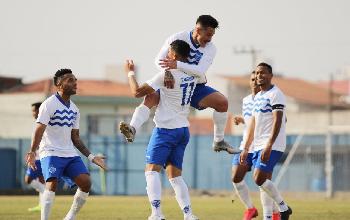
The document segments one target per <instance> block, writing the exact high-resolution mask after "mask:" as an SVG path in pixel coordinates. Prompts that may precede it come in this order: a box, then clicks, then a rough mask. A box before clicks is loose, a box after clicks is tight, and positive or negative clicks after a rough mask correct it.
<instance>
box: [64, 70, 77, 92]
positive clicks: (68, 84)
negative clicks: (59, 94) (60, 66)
mask: <svg viewBox="0 0 350 220" xmlns="http://www.w3.org/2000/svg"><path fill="white" fill-rule="evenodd" d="M60 89H61V90H62V91H63V93H64V94H67V95H74V94H76V93H77V78H75V76H74V75H73V74H72V73H68V74H65V75H63V77H62V79H61V85H60Z"/></svg>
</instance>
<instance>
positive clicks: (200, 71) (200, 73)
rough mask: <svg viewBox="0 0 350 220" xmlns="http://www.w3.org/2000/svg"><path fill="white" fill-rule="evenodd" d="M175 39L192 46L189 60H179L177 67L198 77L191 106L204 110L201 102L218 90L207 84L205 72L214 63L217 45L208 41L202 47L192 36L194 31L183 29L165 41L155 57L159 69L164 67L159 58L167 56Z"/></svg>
mask: <svg viewBox="0 0 350 220" xmlns="http://www.w3.org/2000/svg"><path fill="white" fill-rule="evenodd" d="M175 40H183V41H185V42H187V43H188V44H189V45H190V47H191V51H190V56H189V58H188V62H186V63H184V62H181V61H177V69H178V70H181V71H183V72H185V73H187V74H189V75H192V76H195V77H197V78H198V82H197V83H198V84H197V87H196V89H195V90H194V92H193V98H192V100H191V106H192V107H193V108H196V109H198V110H203V109H204V108H202V107H200V106H199V102H200V101H201V100H202V99H203V98H205V97H206V96H208V95H210V94H212V93H214V92H217V90H215V89H214V88H212V87H210V86H207V85H205V84H206V82H207V79H206V76H205V74H206V72H207V70H208V69H209V67H210V65H211V64H212V63H213V60H214V57H215V55H216V47H215V45H214V44H213V43H212V42H209V43H207V44H206V45H205V47H201V46H200V45H198V44H196V43H195V42H194V40H193V38H192V31H182V32H179V33H176V34H174V35H172V36H170V37H169V38H168V39H167V40H166V41H165V43H164V44H163V46H162V48H161V50H160V51H159V53H158V55H157V56H156V58H155V63H156V66H157V67H158V68H159V69H161V70H162V67H161V66H160V65H159V60H161V59H164V58H166V56H167V54H168V51H169V47H170V44H171V43H172V42H173V41H175Z"/></svg>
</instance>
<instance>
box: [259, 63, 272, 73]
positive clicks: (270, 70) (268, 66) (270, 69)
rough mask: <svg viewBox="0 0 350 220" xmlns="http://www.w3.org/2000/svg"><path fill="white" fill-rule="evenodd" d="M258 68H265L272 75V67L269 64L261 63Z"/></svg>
mask: <svg viewBox="0 0 350 220" xmlns="http://www.w3.org/2000/svg"><path fill="white" fill-rule="evenodd" d="M257 66H264V67H266V68H267V69H268V70H269V72H270V73H272V67H271V65H269V64H267V63H259V64H258V65H257Z"/></svg>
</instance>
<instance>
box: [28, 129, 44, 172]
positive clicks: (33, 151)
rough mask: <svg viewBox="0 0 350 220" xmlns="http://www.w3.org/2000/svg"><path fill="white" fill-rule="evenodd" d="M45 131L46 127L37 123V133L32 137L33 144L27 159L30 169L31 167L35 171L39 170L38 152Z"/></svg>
mask: <svg viewBox="0 0 350 220" xmlns="http://www.w3.org/2000/svg"><path fill="white" fill-rule="evenodd" d="M45 129H46V125H44V124H41V123H37V126H36V128H35V131H34V134H33V137H32V144H31V147H30V150H29V152H28V153H27V155H26V158H25V159H26V163H27V165H28V167H30V168H31V169H33V170H36V169H37V167H36V165H35V156H36V150H37V149H38V148H39V144H40V141H41V139H42V137H43V134H44V131H45Z"/></svg>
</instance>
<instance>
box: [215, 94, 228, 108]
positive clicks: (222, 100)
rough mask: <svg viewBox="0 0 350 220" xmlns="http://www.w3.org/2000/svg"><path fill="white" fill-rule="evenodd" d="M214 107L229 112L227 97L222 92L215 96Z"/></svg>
mask: <svg viewBox="0 0 350 220" xmlns="http://www.w3.org/2000/svg"><path fill="white" fill-rule="evenodd" d="M213 108H214V109H215V110H216V111H217V112H227V110H228V101H227V98H226V97H225V96H224V95H222V94H220V95H217V96H216V98H215V106H213Z"/></svg>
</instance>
